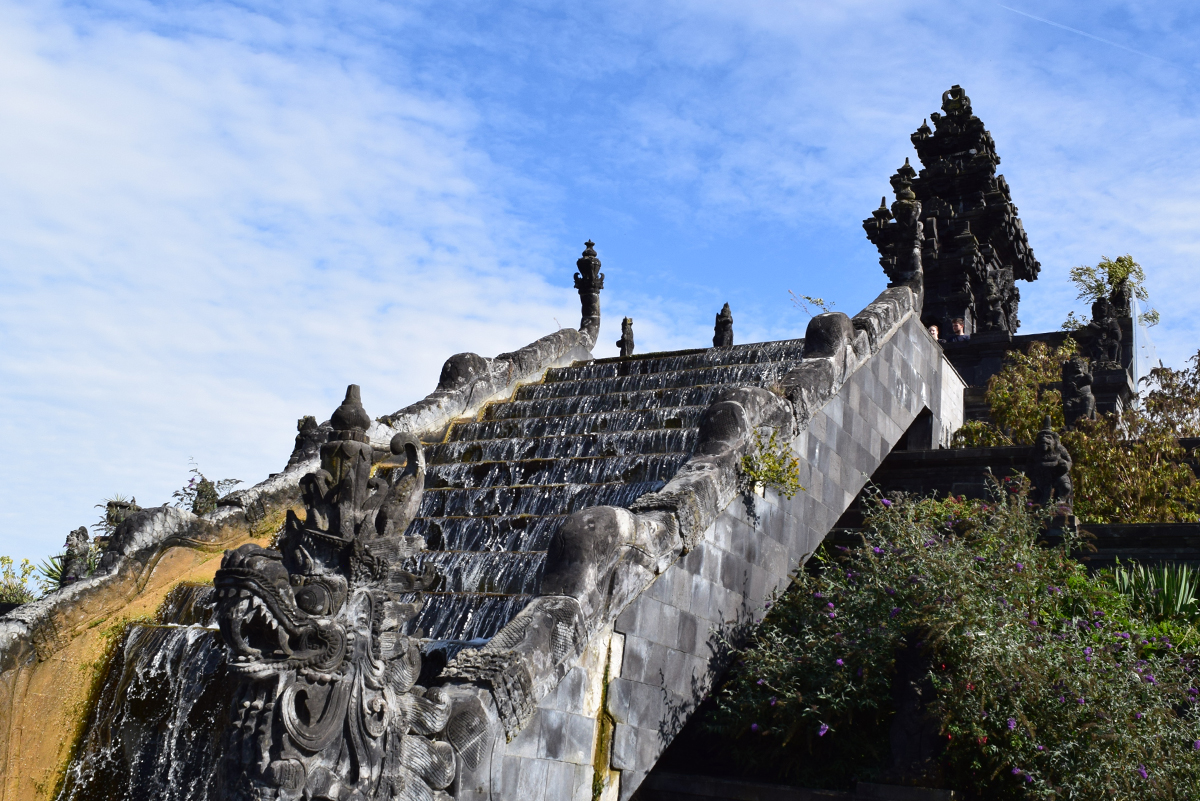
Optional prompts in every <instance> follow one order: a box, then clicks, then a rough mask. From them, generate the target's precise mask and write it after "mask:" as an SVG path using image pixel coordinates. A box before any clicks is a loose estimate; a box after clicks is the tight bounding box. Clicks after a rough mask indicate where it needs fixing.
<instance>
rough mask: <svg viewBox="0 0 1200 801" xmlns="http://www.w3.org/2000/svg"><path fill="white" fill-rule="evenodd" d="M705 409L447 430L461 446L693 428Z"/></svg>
mask: <svg viewBox="0 0 1200 801" xmlns="http://www.w3.org/2000/svg"><path fill="white" fill-rule="evenodd" d="M704 409H705V407H704V406H677V407H675V408H667V409H646V410H642V411H626V412H598V413H596V414H568V415H563V416H561V417H518V418H515V419H511V420H485V421H481V422H472V423H460V424H458V425H456V426H454V427H453V428H452V429H450V436H449V437H448V440H449V441H450V442H463V441H468V440H489V439H511V438H525V437H561V436H572V435H577V434H601V433H605V432H609V433H612V432H633V431H649V430H653V429H684V428H695V427H696V426H697V425H698V424H699V421H700V415H701V414H703V413H704Z"/></svg>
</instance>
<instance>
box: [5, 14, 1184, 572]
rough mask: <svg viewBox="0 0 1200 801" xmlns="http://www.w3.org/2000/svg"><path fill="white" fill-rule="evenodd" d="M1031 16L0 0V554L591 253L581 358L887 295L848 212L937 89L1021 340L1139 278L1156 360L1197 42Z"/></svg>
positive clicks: (1136, 18) (268, 467)
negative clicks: (1096, 270) (1018, 253)
mask: <svg viewBox="0 0 1200 801" xmlns="http://www.w3.org/2000/svg"><path fill="white" fill-rule="evenodd" d="M1038 13H1039V14H1040V15H1044V17H1045V21H1049V20H1059V22H1058V23H1054V25H1058V26H1059V27H1054V25H1042V24H1038V25H1031V24H1030V21H1029V20H1028V19H1027V18H1028V17H1029V16H1031V15H1028V14H1024V12H1018V13H1016V14H1014V13H1012V11H1011V10H1007V8H1006V7H1001V6H997V5H993V4H962V3H953V2H949V1H948V0H946V1H945V2H934V3H933V4H932V5H931V4H929V3H928V2H922V3H915V2H912V3H885V4H880V3H877V2H872V3H866V2H847V3H835V4H830V3H816V2H806V3H794V2H773V1H771V0H758V1H757V2H749V3H742V4H736V5H735V4H729V3H718V2H699V3H697V2H688V3H676V2H662V3H645V2H632V1H631V0H611V2H606V3H594V4H583V5H581V4H568V3H562V4H558V5H549V6H547V5H546V4H544V3H522V2H506V3H491V4H489V3H486V2H483V3H480V2H478V1H477V0H474V1H473V2H465V0H463V1H462V2H459V0H442V1H441V2H436V3H435V2H415V3H409V4H405V5H404V6H402V7H401V6H396V5H393V4H387V3H375V2H360V3H348V4H331V3H320V2H317V3H306V4H294V3H272V2H265V0H264V1H263V2H255V3H244V4H234V3H224V2H208V3H203V4H196V5H193V6H189V7H187V8H180V7H176V6H172V7H166V6H160V5H157V4H153V3H145V2H138V1H137V0H110V1H109V2H104V1H103V0H101V2H96V3H90V4H75V3H62V4H55V3H37V4H34V3H21V2H15V0H0V152H3V153H4V154H5V158H4V159H2V160H0V182H2V184H3V186H4V187H5V190H4V192H3V193H0V337H2V339H0V341H3V342H4V348H3V349H0V421H2V422H0V436H2V437H3V441H4V442H5V443H6V445H5V447H4V450H3V454H2V457H3V458H0V526H2V528H0V531H2V532H3V543H2V544H0V552H3V551H8V552H13V553H28V554H30V555H38V554H44V553H48V552H50V551H51V550H52V549H53V548H55V547H56V546H57V545H58V544H59V543H60V542H61V539H62V537H63V536H64V535H65V533H66V531H67V530H69V529H70V528H73V527H75V526H78V525H80V524H81V523H83V522H86V521H87V520H89V519H91V518H92V516H93V514H94V510H93V509H92V508H91V507H92V504H93V503H95V502H97V501H99V500H100V499H101V498H102V497H103V496H104V495H105V494H108V493H111V492H115V491H121V492H125V493H131V492H132V493H135V494H136V495H137V496H138V499H139V501H142V502H148V503H161V502H163V501H164V500H166V499H167V498H168V497H169V495H170V491H171V490H172V489H173V488H174V487H176V486H178V485H180V484H182V483H183V481H184V479H185V478H186V472H187V458H188V457H189V456H194V457H196V459H197V461H198V462H199V464H200V466H201V468H202V469H204V470H205V471H207V472H208V473H210V475H214V476H218V477H224V476H236V477H239V478H243V479H247V480H250V481H255V480H258V479H260V478H262V477H263V476H264V475H265V474H266V473H267V472H270V471H272V470H277V469H279V468H280V467H281V466H282V464H283V463H284V461H285V460H286V458H287V453H288V451H289V450H290V442H291V437H292V435H293V432H292V430H291V426H292V422H293V421H294V420H295V419H296V417H298V416H300V415H301V414H319V415H326V414H328V413H329V412H330V411H331V410H332V408H333V407H334V406H335V405H336V403H337V401H338V400H339V397H340V392H341V390H342V389H343V388H344V386H345V384H346V383H349V382H351V381H354V382H357V383H361V384H362V385H363V392H364V400H365V402H366V405H367V408H368V410H369V411H370V412H372V413H375V414H382V413H384V412H388V411H393V410H395V409H396V408H399V407H400V406H402V405H404V404H405V403H408V402H410V401H412V400H414V399H416V398H419V397H421V396H422V395H424V394H426V393H427V392H428V391H429V390H430V389H431V388H432V386H433V385H434V383H435V382H436V376H437V371H438V368H439V367H440V365H441V363H442V361H443V360H444V359H445V357H446V356H448V355H449V354H451V353H454V352H459V351H464V350H470V351H477V352H481V353H486V354H494V353H497V352H500V351H502V350H506V349H509V348H512V347H517V346H520V345H522V344H524V343H526V342H528V341H530V340H532V339H534V338H535V337H537V336H540V335H542V334H544V333H547V332H548V331H551V330H553V329H554V328H555V327H556V326H557V325H558V324H562V325H574V324H576V320H577V319H578V304H577V300H576V298H575V297H574V293H573V291H572V290H571V288H570V272H571V269H572V266H573V260H574V258H575V257H576V256H577V255H578V250H579V247H580V244H581V242H582V240H583V239H584V238H587V237H592V238H594V239H595V240H596V241H597V242H599V243H600V251H601V256H602V258H603V259H604V262H605V271H606V273H608V276H609V278H608V281H607V286H606V290H605V295H604V298H603V301H602V304H603V306H604V309H605V322H604V329H603V330H602V332H601V342H600V346H599V348H598V351H599V352H600V353H602V354H611V353H613V352H614V351H615V347H614V346H613V345H612V344H611V343H612V342H613V341H614V340H615V339H616V338H617V336H618V333H619V331H618V327H619V321H620V318H621V316H623V315H626V314H628V315H629V316H632V317H633V318H634V319H635V328H636V330H637V340H638V343H639V348H640V349H642V350H648V349H665V348H673V347H695V346H697V345H701V344H704V343H705V342H707V341H708V338H709V337H710V336H711V330H712V329H711V326H712V318H713V315H714V314H715V313H716V311H717V310H718V309H719V308H720V305H721V303H723V302H725V301H729V302H730V303H731V305H732V307H733V311H734V318H735V331H736V335H737V337H738V339H739V341H749V340H755V339H766V338H775V337H785V336H795V335H798V334H799V333H800V332H801V331H802V330H803V326H804V323H805V317H804V315H802V314H800V313H799V312H798V311H796V310H795V309H793V308H792V307H791V304H790V303H789V301H788V296H787V290H788V289H793V290H795V291H797V292H800V293H804V294H809V295H819V296H822V297H825V298H828V299H832V300H834V301H836V302H837V304H838V305H837V308H839V309H845V310H847V311H851V312H853V311H854V310H856V309H857V308H858V307H859V306H860V305H861V304H862V303H863V302H866V301H867V300H869V299H870V298H871V297H873V296H874V294H876V293H877V292H878V290H879V289H880V288H881V287H882V285H883V277H882V274H881V272H880V270H879V267H878V264H877V260H876V259H877V254H875V253H874V251H873V249H872V248H871V246H870V245H869V243H867V242H866V240H865V237H864V236H863V234H862V231H861V228H860V222H859V221H860V220H862V219H863V217H865V216H867V215H868V214H869V212H870V211H871V209H872V208H874V206H875V205H877V204H878V201H879V196H880V195H881V194H884V193H885V192H887V191H889V190H890V187H889V186H888V183H887V178H888V176H889V175H890V174H891V173H892V172H893V171H894V170H895V169H896V168H897V167H898V166H899V165H900V164H901V163H903V161H904V158H905V157H906V156H907V157H911V156H913V155H914V153H913V151H912V147H911V144H910V143H909V141H908V135H909V133H910V132H911V131H913V130H914V129H915V128H916V127H917V126H918V125H919V124H920V121H921V118H922V117H924V116H926V115H927V114H928V113H929V112H931V111H934V110H936V109H937V105H938V100H939V98H940V95H941V92H942V91H944V90H945V89H947V88H948V87H949V86H950V85H951V84H955V83H957V84H961V85H963V86H964V87H965V88H966V89H967V91H968V92H969V93H970V95H971V97H972V98H973V100H974V102H975V109H976V112H977V113H978V114H979V115H980V116H981V117H982V118H983V119H984V120H985V122H986V123H987V124H988V126H989V128H990V129H991V130H992V132H993V134H994V136H995V138H996V140H997V143H998V146H999V150H1000V154H1001V156H1002V157H1003V159H1004V163H1003V165H1002V172H1004V173H1005V175H1006V176H1007V178H1008V180H1009V183H1010V184H1011V186H1012V187H1013V193H1014V199H1015V201H1016V203H1017V204H1018V205H1019V206H1020V209H1021V215H1022V218H1023V220H1024V222H1025V226H1026V229H1027V230H1028V231H1029V234H1030V238H1031V241H1032V244H1033V246H1034V249H1035V251H1036V253H1037V254H1038V256H1039V258H1040V259H1041V261H1042V263H1043V265H1044V273H1043V278H1042V279H1041V280H1040V281H1038V282H1037V283H1036V284H1032V285H1029V286H1026V287H1023V288H1022V292H1023V297H1024V299H1023V302H1022V318H1023V320H1024V323H1025V329H1026V330H1045V329H1052V328H1056V327H1057V326H1058V324H1059V323H1060V322H1061V321H1062V319H1063V317H1064V316H1065V314H1066V311H1067V309H1069V308H1072V307H1073V306H1074V293H1073V292H1072V291H1071V289H1070V287H1069V286H1068V284H1067V281H1066V270H1067V268H1068V267H1070V266H1072V265H1074V264H1079V263H1083V262H1095V261H1096V260H1097V259H1098V258H1099V257H1100V256H1101V255H1109V256H1114V255H1118V254H1121V253H1125V252H1131V253H1133V254H1134V255H1135V256H1137V257H1138V258H1139V260H1140V261H1141V262H1142V263H1143V264H1144V265H1145V266H1146V268H1147V271H1148V274H1149V276H1150V290H1151V293H1152V295H1153V299H1154V302H1155V304H1156V305H1157V306H1158V307H1159V309H1160V310H1161V311H1162V312H1163V316H1164V323H1163V325H1162V326H1160V330H1159V331H1157V332H1156V333H1157V336H1158V340H1159V345H1160V351H1161V352H1162V353H1163V354H1164V356H1165V358H1166V359H1167V360H1168V361H1169V362H1170V361H1174V362H1176V363H1178V362H1179V361H1181V360H1182V358H1183V357H1184V356H1185V355H1187V354H1188V353H1189V352H1190V351H1191V350H1193V349H1194V347H1195V342H1196V340H1197V334H1198V333H1200V326H1197V323H1196V322H1195V316H1194V313H1193V310H1194V309H1195V308H1196V306H1197V305H1198V304H1200V289H1198V288H1197V282H1196V281H1195V276H1196V257H1197V254H1198V252H1200V232H1198V231H1197V230H1196V229H1195V226H1194V219H1195V218H1196V216H1197V212H1198V211H1200V190H1198V189H1197V187H1200V152H1198V151H1200V143H1198V142H1197V141H1196V138H1195V136H1194V132H1195V129H1196V123H1197V116H1198V108H1197V103H1196V101H1195V100H1194V98H1195V97H1196V92H1195V90H1196V88H1197V87H1196V78H1195V74H1194V72H1192V71H1190V70H1189V69H1186V68H1180V67H1177V66H1175V65H1178V64H1192V63H1193V62H1194V61H1195V54H1194V46H1193V45H1192V44H1191V42H1193V41H1194V40H1195V34H1196V33H1197V32H1200V31H1198V29H1200V20H1198V19H1197V18H1196V17H1195V16H1194V15H1192V16H1188V15H1187V14H1186V13H1185V12H1184V11H1181V10H1179V9H1178V7H1177V6H1176V7H1173V6H1172V5H1171V4H1167V3H1165V2H1160V3H1150V4H1141V5H1139V6H1137V7H1136V8H1135V7H1133V6H1125V5H1123V4H1121V3H1115V2H1098V3H1097V4H1093V5H1092V6H1090V7H1089V9H1088V11H1087V13H1088V15H1089V16H1088V17H1087V19H1086V20H1082V19H1081V18H1080V17H1079V12H1078V11H1075V10H1072V7H1071V6H1070V5H1069V4H1063V5H1061V6H1056V5H1053V4H1052V5H1050V6H1047V7H1045V8H1043V7H1039V9H1038ZM1021 14H1024V16H1021ZM1038 21H1039V22H1040V21H1042V20H1041V19H1040V18H1039V20H1038ZM1073 26H1079V27H1077V28H1076V27H1073ZM1062 27H1067V28H1069V29H1070V30H1069V31H1064V30H1061V28H1062ZM1085 30H1086V31H1091V32H1092V33H1091V34H1087V35H1088V36H1091V37H1093V38H1097V39H1100V40H1102V41H1103V42H1104V43H1105V44H1106V45H1117V46H1118V47H1121V48H1123V50H1118V49H1116V48H1114V47H1107V46H1106V47H1104V48H1097V47H1095V45H1094V44H1093V43H1092V41H1091V40H1090V39H1086V38H1084V37H1083V36H1077V35H1076V33H1077V32H1083V31H1085ZM1120 42H1123V43H1124V44H1123V45H1118V44H1117V43H1120ZM1124 51H1129V52H1128V53H1126V52H1124ZM1150 52H1153V53H1157V54H1159V56H1158V57H1159V58H1161V59H1163V60H1165V61H1166V62H1168V63H1166V64H1163V63H1162V62H1159V61H1150V60H1147V59H1145V58H1143V57H1142V56H1144V55H1147V54H1148V53H1150ZM556 320H557V323H556Z"/></svg>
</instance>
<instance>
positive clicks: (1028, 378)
mask: <svg viewBox="0 0 1200 801" xmlns="http://www.w3.org/2000/svg"><path fill="white" fill-rule="evenodd" d="M1077 349H1078V345H1077V343H1076V342H1075V340H1073V339H1071V338H1070V337H1068V338H1067V340H1066V342H1064V343H1063V344H1062V346H1060V347H1058V348H1054V349H1051V348H1050V347H1049V346H1047V345H1046V343H1044V342H1033V343H1031V344H1030V345H1029V350H1028V352H1026V353H1021V352H1020V351H1015V350H1014V351H1009V353H1008V354H1007V356H1006V357H1005V364H1004V367H1003V368H1002V369H1001V370H1000V372H998V373H996V374H995V375H994V376H992V378H991V380H990V381H988V389H987V395H986V396H985V397H986V399H987V403H988V408H989V410H990V416H991V423H990V424H989V423H974V424H968V425H965V426H963V428H961V429H959V431H957V432H955V436H954V445H955V447H966V448H980V447H994V446H997V445H1032V444H1033V440H1034V438H1035V437H1037V432H1038V431H1040V430H1041V428H1042V423H1043V421H1044V420H1045V418H1046V416H1047V415H1049V416H1050V421H1051V423H1052V425H1054V427H1055V428H1062V426H1063V411H1062V393H1060V392H1059V391H1058V390H1057V389H1047V388H1046V387H1045V385H1046V384H1051V383H1055V382H1058V381H1061V380H1062V365H1063V362H1065V361H1066V360H1067V359H1069V358H1071V354H1073V353H1075V351H1076V350H1077Z"/></svg>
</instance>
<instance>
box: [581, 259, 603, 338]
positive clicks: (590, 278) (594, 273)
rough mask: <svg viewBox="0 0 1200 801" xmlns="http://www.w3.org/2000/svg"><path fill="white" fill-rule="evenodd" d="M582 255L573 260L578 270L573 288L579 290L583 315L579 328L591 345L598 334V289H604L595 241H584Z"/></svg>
mask: <svg viewBox="0 0 1200 801" xmlns="http://www.w3.org/2000/svg"><path fill="white" fill-rule="evenodd" d="M583 244H584V248H585V249H584V251H583V255H582V256H581V257H580V258H579V260H578V261H576V262H575V266H576V267H578V268H579V272H577V273H575V288H576V289H577V290H579V302H580V304H582V306H583V317H582V319H581V320H580V321H579V330H580V331H582V332H583V333H584V334H586V335H587V337H588V339H589V340H590V342H589V343H588V346H589V347H591V346H593V345H595V344H596V337H597V336H598V335H599V334H600V290H601V289H604V273H602V272H600V259H599V258H597V257H596V251H595V249H594V248H595V247H596V243H595V242H593V241H592V240H590V239H589V240H588V241H587V242H584V243H583Z"/></svg>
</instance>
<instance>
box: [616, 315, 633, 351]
mask: <svg viewBox="0 0 1200 801" xmlns="http://www.w3.org/2000/svg"><path fill="white" fill-rule="evenodd" d="M617 347H618V348H620V349H621V358H622V359H625V358H627V357H629V356H632V355H633V318H632V317H626V318H624V319H623V320H621V338H620V339H618V340H617Z"/></svg>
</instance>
